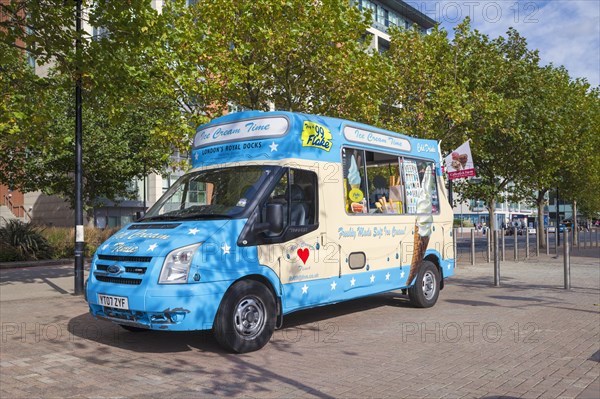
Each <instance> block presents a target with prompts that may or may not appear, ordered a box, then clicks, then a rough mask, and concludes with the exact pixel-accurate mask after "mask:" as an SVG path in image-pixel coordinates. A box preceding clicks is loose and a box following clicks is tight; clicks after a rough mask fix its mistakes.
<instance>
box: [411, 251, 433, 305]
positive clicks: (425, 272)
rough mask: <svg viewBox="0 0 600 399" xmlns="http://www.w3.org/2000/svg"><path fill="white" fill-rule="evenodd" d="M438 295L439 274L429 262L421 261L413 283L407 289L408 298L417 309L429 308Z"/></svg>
mask: <svg viewBox="0 0 600 399" xmlns="http://www.w3.org/2000/svg"><path fill="white" fill-rule="evenodd" d="M439 295H440V273H439V271H438V269H437V267H436V266H435V265H434V264H433V263H431V262H430V261H427V260H426V261H423V262H422V263H421V267H420V268H419V273H418V274H417V277H416V279H415V283H414V284H413V286H412V287H410V288H409V289H408V297H409V298H410V302H411V303H412V304H413V306H415V307H417V308H430V307H432V306H433V305H435V303H436V302H437V300H438V296H439Z"/></svg>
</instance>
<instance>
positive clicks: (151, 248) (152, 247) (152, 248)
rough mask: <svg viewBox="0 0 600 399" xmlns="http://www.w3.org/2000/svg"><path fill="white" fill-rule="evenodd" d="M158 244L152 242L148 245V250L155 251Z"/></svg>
mask: <svg viewBox="0 0 600 399" xmlns="http://www.w3.org/2000/svg"><path fill="white" fill-rule="evenodd" d="M157 246H158V244H152V245H150V246H149V247H148V251H154V250H155V249H156V247H157Z"/></svg>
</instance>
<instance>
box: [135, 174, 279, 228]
mask: <svg viewBox="0 0 600 399" xmlns="http://www.w3.org/2000/svg"><path fill="white" fill-rule="evenodd" d="M279 169H280V168H279V167H273V166H238V167H232V168H219V169H211V170H204V171H198V172H192V173H188V174H186V175H184V176H183V177H181V178H180V179H179V180H177V182H175V184H173V186H171V188H170V189H169V190H168V191H167V192H166V193H165V195H164V196H163V197H162V198H161V199H160V200H159V201H158V202H157V203H156V204H155V205H154V206H153V207H152V208H150V210H148V212H147V213H146V216H145V217H144V219H143V220H144V221H154V220H196V219H197V220H201V219H214V218H236V217H242V215H243V214H246V213H247V211H248V210H249V208H250V206H251V204H252V203H255V201H254V200H255V199H256V198H257V193H258V191H259V189H260V188H261V187H262V186H264V185H265V184H267V182H268V180H269V178H270V176H272V175H274V174H275V171H276V170H279Z"/></svg>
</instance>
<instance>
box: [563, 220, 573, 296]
mask: <svg viewBox="0 0 600 399" xmlns="http://www.w3.org/2000/svg"><path fill="white" fill-rule="evenodd" d="M564 238H565V246H564V249H563V251H564V256H565V260H564V265H565V266H564V269H565V270H564V271H565V290H570V289H571V252H570V248H569V231H568V230H567V229H565V237H564Z"/></svg>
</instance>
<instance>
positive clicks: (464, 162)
mask: <svg viewBox="0 0 600 399" xmlns="http://www.w3.org/2000/svg"><path fill="white" fill-rule="evenodd" d="M468 160H469V156H468V155H467V154H460V155H459V157H458V161H459V162H460V164H461V166H462V168H463V169H465V168H466V167H467V161H468Z"/></svg>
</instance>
